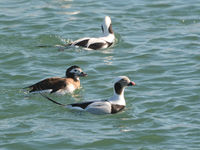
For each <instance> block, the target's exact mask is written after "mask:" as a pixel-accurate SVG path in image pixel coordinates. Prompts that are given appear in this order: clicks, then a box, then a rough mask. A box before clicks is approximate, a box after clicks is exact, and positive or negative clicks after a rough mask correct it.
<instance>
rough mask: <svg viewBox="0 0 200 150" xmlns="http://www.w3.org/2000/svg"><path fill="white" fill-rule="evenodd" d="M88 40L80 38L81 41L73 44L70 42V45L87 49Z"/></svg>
mask: <svg viewBox="0 0 200 150" xmlns="http://www.w3.org/2000/svg"><path fill="white" fill-rule="evenodd" d="M89 40H90V38H82V39H78V40H76V41H74V42H72V44H71V45H73V46H81V47H87V45H88V41H89Z"/></svg>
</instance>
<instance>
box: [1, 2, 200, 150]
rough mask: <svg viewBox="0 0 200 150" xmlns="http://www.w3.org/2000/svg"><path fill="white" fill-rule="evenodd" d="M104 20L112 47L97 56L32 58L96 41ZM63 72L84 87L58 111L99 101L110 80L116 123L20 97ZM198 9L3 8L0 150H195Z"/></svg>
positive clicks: (108, 5) (139, 5)
mask: <svg viewBox="0 0 200 150" xmlns="http://www.w3.org/2000/svg"><path fill="white" fill-rule="evenodd" d="M105 15H109V16H110V17H111V19H112V24H113V30H114V32H115V35H116V37H117V40H116V43H115V45H114V46H113V47H111V48H109V49H105V50H102V51H85V50H83V49H73V48H70V49H67V50H65V51H58V49H57V48H54V47H49V48H38V47H37V46H38V45H57V44H65V43H67V42H69V41H72V40H75V39H77V38H81V37H88V36H91V37H92V36H100V35H101V29H100V25H101V23H102V20H103V18H104V16H105ZM70 65H78V66H80V67H81V68H82V69H83V70H84V71H85V72H86V73H88V77H86V78H82V80H81V84H82V89H80V90H78V91H76V92H75V93H74V94H73V95H65V96H56V95H51V97H53V98H55V99H57V100H59V102H62V103H65V104H67V103H72V102H80V101H85V100H94V99H103V98H105V97H109V96H111V95H112V93H113V89H112V85H113V80H114V78H115V77H116V76H119V75H126V76H128V77H129V78H130V79H131V80H133V81H134V82H135V83H136V84H137V86H135V87H129V88H127V89H126V91H125V98H126V102H127V107H126V109H125V110H124V111H123V112H121V113H118V114H115V115H105V116H96V115H91V114H88V113H81V112H74V111H70V110H67V109H64V108H61V107H59V106H56V105H55V104H52V103H51V102H49V101H46V100H45V99H44V98H43V97H41V96H40V95H37V94H34V95H29V94H27V93H26V92H24V91H23V90H22V88H23V87H26V86H28V85H30V84H33V83H35V82H37V81H39V80H42V79H44V78H46V77H53V76H64V73H65V70H66V68H68V67H69V66H70ZM199 77H200V1H199V0H191V1H184V0H175V1H174V0H166V1H162V0H151V1H147V0H131V1H119V0H116V1H105V0H102V1H94V0H85V1H81V0H41V1H34V0H10V1H5V0H0V149H2V150H11V149H13V150H35V149H42V150H46V149H47V150H51V149H52V150H55V149H59V150H62V149H63V150H66V149H120V150H121V149H123V150H129V149H130V150H132V149H134V150H135V149H136V150H169V149H170V150H171V149H180V150H182V149H184V150H185V149H188V150H199V149H200V80H199Z"/></svg>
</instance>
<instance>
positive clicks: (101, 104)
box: [41, 76, 135, 115]
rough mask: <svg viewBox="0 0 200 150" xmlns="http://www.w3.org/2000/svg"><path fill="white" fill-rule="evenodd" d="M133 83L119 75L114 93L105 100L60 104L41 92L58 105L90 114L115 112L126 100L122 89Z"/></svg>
mask: <svg viewBox="0 0 200 150" xmlns="http://www.w3.org/2000/svg"><path fill="white" fill-rule="evenodd" d="M134 85H135V83H134V82H132V81H130V79H129V78H128V77H126V76H119V77H118V78H117V79H116V80H115V83H114V95H113V96H112V97H111V98H109V99H105V100H96V101H87V102H82V103H73V104H68V105H64V104H61V103H59V102H57V101H55V100H53V99H51V98H49V97H48V96H46V95H44V94H41V95H42V96H44V97H45V98H47V99H48V100H50V101H52V102H53V103H56V104H58V105H61V106H64V107H66V108H70V109H78V110H85V111H87V112H90V113H92V114H98V115H102V114H115V113H118V112H120V111H122V110H123V109H124V108H125V106H126V101H125V99H124V89H125V87H127V86H134Z"/></svg>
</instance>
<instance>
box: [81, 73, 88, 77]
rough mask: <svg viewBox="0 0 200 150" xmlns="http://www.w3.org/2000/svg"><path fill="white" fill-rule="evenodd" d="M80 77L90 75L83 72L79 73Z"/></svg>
mask: <svg viewBox="0 0 200 150" xmlns="http://www.w3.org/2000/svg"><path fill="white" fill-rule="evenodd" d="M79 76H80V77H87V76H88V75H87V73H85V72H81V74H80V75H79Z"/></svg>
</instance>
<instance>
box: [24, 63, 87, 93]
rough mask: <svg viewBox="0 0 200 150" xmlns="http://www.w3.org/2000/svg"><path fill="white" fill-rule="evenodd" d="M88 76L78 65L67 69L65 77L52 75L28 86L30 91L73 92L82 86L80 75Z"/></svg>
mask: <svg viewBox="0 0 200 150" xmlns="http://www.w3.org/2000/svg"><path fill="white" fill-rule="evenodd" d="M85 76H87V74H86V73H84V72H83V71H82V69H81V68H80V67H78V66H76V65H74V66H71V67H69V68H68V69H67V70H66V75H65V77H52V78H47V79H44V80H42V81H40V82H38V83H36V84H33V85H31V86H28V87H27V88H29V92H30V93H32V92H49V93H54V92H55V93H57V94H66V93H72V92H73V91H74V90H76V89H79V88H80V80H79V77H85Z"/></svg>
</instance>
